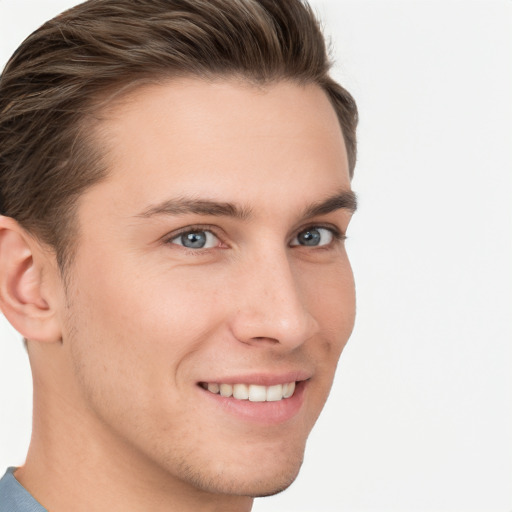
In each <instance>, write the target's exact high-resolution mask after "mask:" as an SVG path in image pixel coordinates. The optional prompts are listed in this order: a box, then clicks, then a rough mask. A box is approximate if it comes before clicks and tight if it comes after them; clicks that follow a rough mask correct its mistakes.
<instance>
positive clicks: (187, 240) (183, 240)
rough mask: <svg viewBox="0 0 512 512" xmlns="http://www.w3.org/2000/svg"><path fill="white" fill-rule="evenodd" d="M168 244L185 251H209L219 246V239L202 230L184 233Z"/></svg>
mask: <svg viewBox="0 0 512 512" xmlns="http://www.w3.org/2000/svg"><path fill="white" fill-rule="evenodd" d="M169 242H170V243H172V244H176V245H182V246H183V247H186V248H187V249H211V248H212V247H216V246H217V245H219V239H218V238H217V237H216V236H215V235H214V234H213V233H212V232H211V231H207V230H204V229H197V230H192V231H185V232H183V233H181V234H180V235H178V236H176V237H174V238H172V239H171V240H169Z"/></svg>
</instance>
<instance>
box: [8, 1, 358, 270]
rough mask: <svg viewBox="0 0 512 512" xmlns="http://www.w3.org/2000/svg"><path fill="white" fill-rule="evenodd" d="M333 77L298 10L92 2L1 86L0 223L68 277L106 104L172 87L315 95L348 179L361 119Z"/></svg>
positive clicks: (14, 65) (23, 56) (52, 30)
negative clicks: (44, 248)
mask: <svg viewBox="0 0 512 512" xmlns="http://www.w3.org/2000/svg"><path fill="white" fill-rule="evenodd" d="M329 68H330V62H329V58H328V55H327V52H326V47H325V41H324V38H323V35H322V32H321V29H320V27H319V24H318V22H317V20H316V18H315V16H314V15H313V13H312V10H311V8H310V7H309V6H308V5H307V4H306V3H305V2H303V1H301V0H89V1H87V2H84V3H83V4H80V5H78V6H77V7H74V8H73V9H70V10H68V11H66V12H64V13H63V14H61V15H60V16H57V17H56V18H55V19H53V20H51V21H48V22H47V23H46V24H44V25H43V26H42V27H41V28H39V29H38V30H36V31H35V32H34V33H33V34H32V35H30V36H29V37H28V38H27V39H26V40H25V41H24V42H23V43H22V45H21V46H20V47H19V48H18V49H17V50H16V52H15V53H14V55H13V56H12V57H11V59H10V61H9V62H8V64H7V66H6V67H5V70H4V72H3V74H2V76H1V77H0V213H1V214H3V215H7V216H10V217H13V218H14V219H16V220H17V221H18V222H19V223H20V224H21V225H22V226H23V227H24V228H25V229H27V230H28V231H30V232H32V233H34V234H35V235H36V236H37V237H38V238H40V239H41V240H42V241H44V242H45V243H47V244H49V245H50V246H52V247H53V248H54V249H55V250H56V253H57V258H58V262H59V265H60V267H61V269H63V268H64V267H65V264H66V263H67V262H68V259H69V256H70V254H71V251H70V248H71V247H72V246H73V244H72V242H73V240H74V236H75V234H76V226H75V223H73V217H74V215H73V214H74V206H75V205H76V201H77V198H78V197H79V196H80V194H82V193H83V192H84V191H85V190H86V189H87V188H88V187H89V186H91V185H92V184H94V183H96V182H98V181H99V180H101V179H102V178H103V177H104V176H106V175H107V169H106V168H105V165H104V164H103V163H102V158H101V153H100V149H101V148H98V147H97V146H98V144H96V145H95V144H93V143H92V138H91V136H90V134H91V133H94V130H93V129H92V128H94V122H95V113H97V112H98V110H99V108H100V104H101V103H102V102H103V103H104V102H105V100H106V99H107V98H108V97H109V96H110V95H112V94H116V93H119V91H121V93H122V91H124V90H125V89H126V88H129V87H130V86H136V85H137V83H140V82H141V81H142V82H143V81H144V80H146V81H147V80H157V81H158V80H165V79H168V78H171V77H176V76H197V77H200V78H210V77H219V76H220V77H224V76H226V77H228V76H229V77H240V78H242V79H245V80H249V81H255V82H257V83H262V84H265V83H271V82H275V81H278V80H291V81H295V82H297V83H301V84H310V83H313V84H317V85H319V86H320V87H321V88H322V89H323V90H324V91H325V92H326V94H327V96H328V97H329V99H330V101H331V103H332V105H333V107H334V109H335V110H336V113H337V115H338V119H339V122H340V125H341V128H342V131H343V136H344V138H345V144H346V147H347V153H348V160H349V167H350V173H351V176H352V173H353V170H354V166H355V160H356V136H355V131H356V125H357V109H356V105H355V102H354V100H353V98H352V96H351V95H350V94H349V93H348V92H347V91H346V90H345V89H344V88H343V87H341V86H340V85H339V84H337V83H336V82H335V81H334V80H333V79H332V78H331V77H330V76H329V74H328V73H329ZM96 122H97V120H96Z"/></svg>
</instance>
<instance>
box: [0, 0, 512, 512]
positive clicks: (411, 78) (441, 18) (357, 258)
mask: <svg viewBox="0 0 512 512" xmlns="http://www.w3.org/2000/svg"><path fill="white" fill-rule="evenodd" d="M76 3H78V2H76V1H75V2H74V1H71V0H54V1H49V0H33V1H26V0H0V65H2V66H3V64H4V63H5V62H6V60H7V58H8V57H9V56H10V54H11V53H12V52H13V51H14V50H15V48H16V47H17V46H18V44H19V43H20V42H21V41H22V40H23V39H24V37H26V36H27V35H28V34H29V33H30V32H31V31H32V30H34V29H35V28H37V27H38V26H39V25H40V24H41V23H42V22H43V21H45V20H46V19H48V18H50V17H52V16H53V15H55V14H57V13H58V12H60V11H61V10H63V9H64V8H67V7H69V6H71V5H73V4H76ZM313 5H314V6H315V9H317V11H318V13H319V15H320V17H321V19H322V20H323V24H324V25H325V30H326V33H327V34H328V35H329V37H330V40H331V46H332V51H333V55H334V58H335V60H336V64H335V68H334V69H335V71H334V74H335V76H336V77H337V78H338V79H339V80H340V81H341V82H342V83H343V84H344V85H345V86H346V87H347V88H348V89H349V90H350V91H351V92H352V94H353V95H354V96H355V98H356V100H357V102H358V105H359V109H360V117H361V120H360V128H359V148H360V149H359V161H358V165H357V168H356V175H355V179H354V182H353V186H354V189H355V190H356V191H357V193H358V195H359V200H360V211H359V212H358V213H357V214H356V216H355V218H354V221H353V224H352V226H351V230H350V231H349V241H348V249H349V253H350V256H351V259H352V262H353V267H354V272H355V277H356V282H357V292H358V316H357V321H356V328H355V331H354V334H353V336H352V338H351V340H350V342H349V344H348V345H347V347H346V349H345V352H344V354H343V356H342V359H341V363H340V367H339V370H338V374H337V378H336V381H335V385H334V388H333V391H332V393H331V397H330V399H329V402H328V405H327V407H326V409H325V410H324V412H323V415H322V416H321V418H320V420H319V422H318V424H317V426H316V427H315V429H314V431H313V434H312V436H311V438H310V441H309V443H308V449H307V452H306V459H305V463H304V466H303V469H302V472H301V474H300V476H299V478H298V479H297V481H296V482H295V483H294V484H293V486H292V487H291V488H290V489H289V490H287V491H286V492H284V493H283V494H281V495H279V496H276V497H272V498H265V499H261V500H257V501H256V504H255V506H254V511H255V512H278V511H279V512H292V511H293V512H330V511H332V512H334V511H336V512H343V511H351V512H352V511H354V512H356V511H361V512H362V511H365V512H369V511H376V512H384V511H389V512H420V511H433V512H459V511H460V512H476V511H478V512H511V511H512V371H511V370H512V322H511V316H512V206H511V203H512V201H511V199H512V2H511V1H509V0H502V1H498V0H495V1H493V0H481V1H470V0H465V1H458V0H439V1H436V0H432V1H419V0H408V1H406V0H402V1H396V0H395V1H392V0H353V1H345V0H331V1H328V0H325V1H314V2H313ZM0 143H1V141H0ZM1 320H2V321H1V324H0V473H3V470H4V468H5V467H7V466H8V465H20V464H22V463H23V460H24V456H25V452H26V449H27V445H28V441H29V436H30V421H31V380H30V372H29V367H28V363H27V357H26V354H25V352H24V349H23V348H22V344H21V341H20V338H19V336H18V335H17V334H16V333H14V332H13V330H12V329H11V328H10V327H9V325H8V324H7V323H6V322H5V320H4V319H3V318H2V319H1Z"/></svg>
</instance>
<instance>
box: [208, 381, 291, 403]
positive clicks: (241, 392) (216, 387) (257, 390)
mask: <svg viewBox="0 0 512 512" xmlns="http://www.w3.org/2000/svg"><path fill="white" fill-rule="evenodd" d="M200 385H201V387H202V388H203V389H206V390H207V391H209V392H210V393H213V394H214V395H220V396H222V397H225V398H234V399H235V400H249V401H250V402H278V401H280V400H283V399H286V398H290V397H292V396H293V393H294V392H295V381H293V382H287V383H285V384H276V385H274V386H260V385H258V384H219V383H216V382H214V383H207V382H202V383H201V384H200Z"/></svg>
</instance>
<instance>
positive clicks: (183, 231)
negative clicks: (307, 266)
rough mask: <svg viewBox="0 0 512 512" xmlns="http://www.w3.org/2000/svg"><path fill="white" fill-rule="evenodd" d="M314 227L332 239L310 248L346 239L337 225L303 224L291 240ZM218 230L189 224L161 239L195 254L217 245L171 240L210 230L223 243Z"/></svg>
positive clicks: (327, 247)
mask: <svg viewBox="0 0 512 512" xmlns="http://www.w3.org/2000/svg"><path fill="white" fill-rule="evenodd" d="M315 229H326V230H328V231H329V232H330V233H331V234H332V237H333V240H332V241H331V242H330V243H328V244H325V245H320V246H310V247H309V248H312V249H316V250H322V249H323V250H326V249H329V248H331V247H332V246H333V245H335V244H336V243H339V242H343V241H345V240H346V239H347V236H346V235H345V233H343V232H342V231H340V230H339V229H338V228H337V227H335V226H333V225H325V224H311V225H309V226H304V227H302V228H300V229H299V230H297V231H296V232H295V234H294V235H293V237H292V240H293V239H295V238H297V236H298V235H299V234H300V233H304V232H305V231H308V230H315ZM218 231H219V229H218V228H217V226H213V225H207V224H200V225H191V226H186V227H185V228H183V229H180V230H178V231H175V232H173V233H171V234H170V235H168V236H166V237H165V238H164V239H163V241H164V243H165V244H169V245H175V246H178V247H181V248H182V249H183V250H184V251H186V252H187V253H190V254H196V255H197V254H204V253H205V252H209V251H211V250H212V249H217V248H218V247H209V248H206V249H204V248H198V249H191V248H189V247H185V246H183V245H180V244H175V243H173V240H175V239H176V238H178V237H180V236H182V235H185V234H187V233H194V232H196V233H197V232H210V233H212V234H213V235H214V236H215V237H216V238H217V239H218V240H219V243H220V244H224V242H223V241H222V236H221V235H219V234H218ZM226 247H227V246H226ZM291 247H306V248H308V246H306V245H299V244H297V245H292V246H291ZM223 248H224V247H223Z"/></svg>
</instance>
